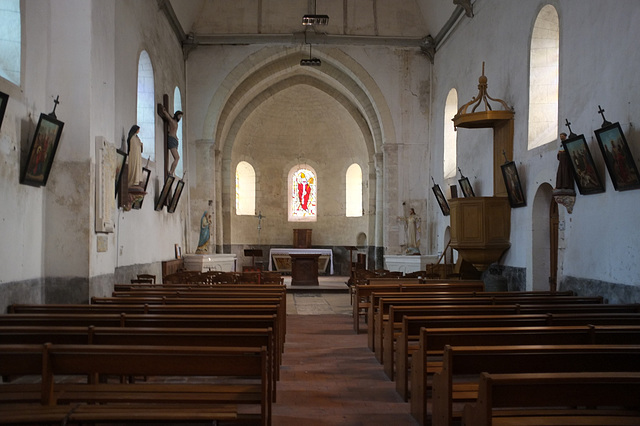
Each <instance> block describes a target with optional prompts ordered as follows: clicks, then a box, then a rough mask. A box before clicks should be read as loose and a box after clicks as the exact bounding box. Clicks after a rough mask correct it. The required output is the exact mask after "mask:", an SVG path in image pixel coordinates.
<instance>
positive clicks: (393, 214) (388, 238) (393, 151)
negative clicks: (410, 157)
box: [383, 144, 401, 254]
mask: <svg viewBox="0 0 640 426" xmlns="http://www.w3.org/2000/svg"><path fill="white" fill-rule="evenodd" d="M383 149H384V195H385V200H384V212H383V216H384V237H385V242H384V247H385V249H386V253H385V254H400V232H399V229H400V224H399V223H398V220H397V217H398V214H397V212H398V206H400V204H401V201H400V200H399V198H398V196H399V191H400V188H399V187H398V151H399V147H398V145H388V144H384V145H383Z"/></svg>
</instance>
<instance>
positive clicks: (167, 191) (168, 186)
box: [155, 176, 176, 211]
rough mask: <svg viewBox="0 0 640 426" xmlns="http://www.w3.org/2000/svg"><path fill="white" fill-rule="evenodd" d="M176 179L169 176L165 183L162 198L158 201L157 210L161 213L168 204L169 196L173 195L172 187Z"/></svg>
mask: <svg viewBox="0 0 640 426" xmlns="http://www.w3.org/2000/svg"><path fill="white" fill-rule="evenodd" d="M175 179H176V178H175V177H174V176H167V178H166V179H165V181H164V185H163V186H162V191H160V196H159V197H158V199H157V200H156V205H155V210H156V211H160V210H162V208H163V207H164V205H165V203H166V202H167V198H168V197H169V194H171V187H172V186H173V181H174V180H175Z"/></svg>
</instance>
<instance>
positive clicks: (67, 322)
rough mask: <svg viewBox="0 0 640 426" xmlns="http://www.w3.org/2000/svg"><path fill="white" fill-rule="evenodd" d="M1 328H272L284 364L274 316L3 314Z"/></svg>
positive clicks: (282, 348)
mask: <svg viewBox="0 0 640 426" xmlns="http://www.w3.org/2000/svg"><path fill="white" fill-rule="evenodd" d="M0 326H79V327H89V326H96V327H146V328H271V329H273V330H274V333H273V334H274V339H275V347H276V349H277V350H276V351H275V352H276V358H275V362H276V363H277V364H278V365H280V364H281V360H282V357H281V354H282V352H283V351H284V342H283V341H282V338H281V333H280V332H279V331H278V330H279V326H280V321H279V319H278V317H277V315H275V314H271V315H246V314H245V315H234V314H228V315H208V314H164V315H158V314H128V313H72V314H68V313H54V314H44V313H38V314H1V315H0Z"/></svg>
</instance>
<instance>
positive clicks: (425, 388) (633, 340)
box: [410, 326, 640, 424]
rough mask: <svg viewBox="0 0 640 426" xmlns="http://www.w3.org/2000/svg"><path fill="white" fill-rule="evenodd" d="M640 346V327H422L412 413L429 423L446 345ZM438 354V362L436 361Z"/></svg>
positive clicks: (415, 359) (415, 363)
mask: <svg viewBox="0 0 640 426" xmlns="http://www.w3.org/2000/svg"><path fill="white" fill-rule="evenodd" d="M534 344H535V345H562V344H574V345H590V344H591V345H598V344H634V345H640V326H597V327H596V326H566V327H564V326H551V327H491V328H466V329H465V328H455V329H424V328H423V329H422V330H421V333H420V346H419V349H418V350H417V351H416V352H415V353H414V355H413V357H412V359H411V382H410V384H411V396H410V404H411V413H412V415H413V416H414V417H415V418H416V419H417V420H418V421H419V422H421V424H426V410H427V404H428V399H429V390H430V389H431V386H430V380H429V379H430V377H431V376H432V375H433V374H435V373H438V372H440V371H441V368H442V361H441V358H440V357H441V355H442V353H443V351H444V348H445V346H447V345H450V346H498V345H504V346H513V345H534ZM434 357H435V362H433V360H434Z"/></svg>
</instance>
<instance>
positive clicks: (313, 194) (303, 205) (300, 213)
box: [289, 164, 318, 222]
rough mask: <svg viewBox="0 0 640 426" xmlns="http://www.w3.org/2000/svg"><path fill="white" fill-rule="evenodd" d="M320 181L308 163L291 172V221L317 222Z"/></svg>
mask: <svg viewBox="0 0 640 426" xmlns="http://www.w3.org/2000/svg"><path fill="white" fill-rule="evenodd" d="M317 195H318V181H317V179H316V173H315V172H314V171H313V170H312V169H311V167H309V166H308V165H306V164H305V165H298V166H296V167H294V168H292V169H291V171H290V172H289V221H292V222H315V221H316V220H317V215H318V196H317Z"/></svg>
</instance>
